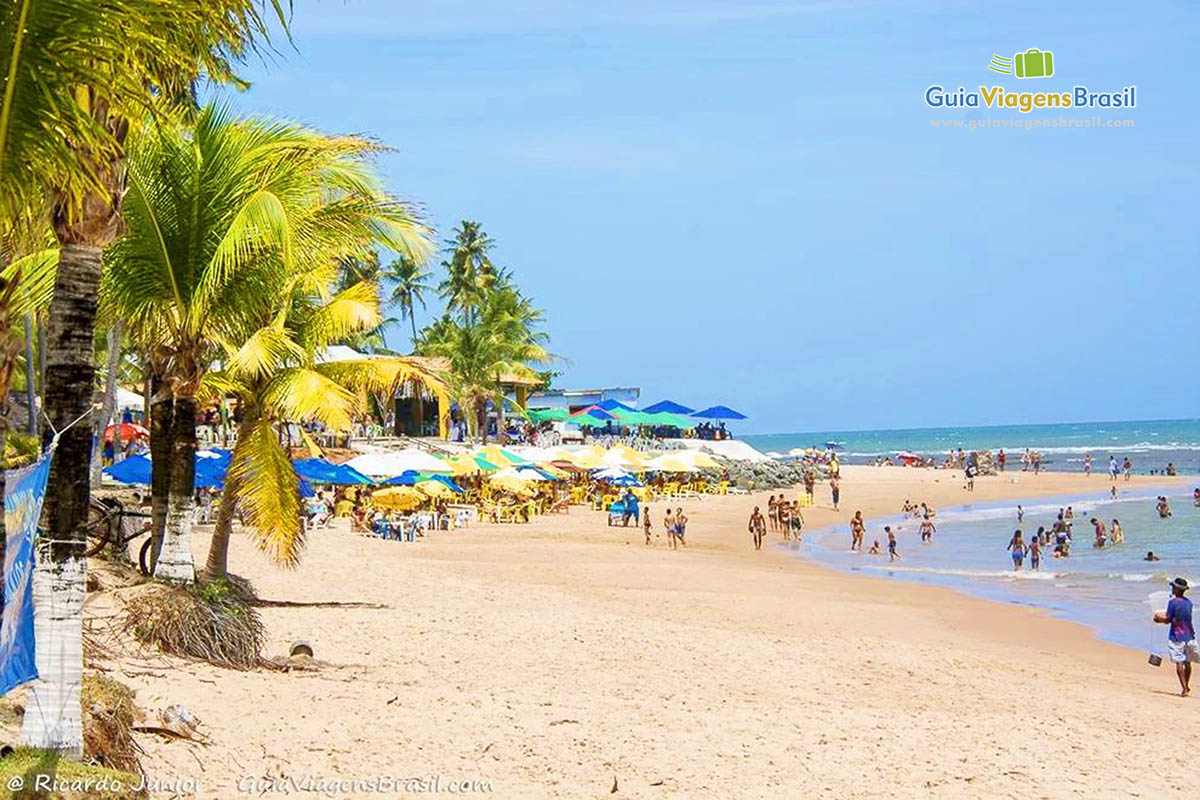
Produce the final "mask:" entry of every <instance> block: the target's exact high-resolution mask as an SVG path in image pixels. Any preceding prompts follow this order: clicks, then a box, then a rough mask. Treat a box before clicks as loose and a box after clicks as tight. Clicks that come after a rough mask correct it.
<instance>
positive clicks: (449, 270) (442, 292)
mask: <svg viewBox="0 0 1200 800" xmlns="http://www.w3.org/2000/svg"><path fill="white" fill-rule="evenodd" d="M493 245H494V242H493V241H492V239H491V237H490V236H488V235H487V234H486V233H484V232H483V227H482V226H481V225H480V224H479V223H478V222H474V221H472V220H466V219H465V220H463V221H462V222H460V223H459V226H458V227H457V228H455V229H454V238H452V239H448V240H447V241H446V247H447V250H448V253H449V258H448V259H447V260H445V261H443V262H442V267H444V268H445V270H446V278H445V279H444V280H443V281H442V282H441V283H439V284H438V296H440V297H441V298H442V299H443V300H445V301H446V308H447V309H448V310H450V311H453V312H457V313H458V314H460V315H461V317H462V320H463V322H464V323H465V324H467V325H473V324H474V323H475V319H476V316H477V313H478V309H479V307H480V306H481V305H482V304H483V301H484V298H485V297H486V296H487V292H488V290H489V289H491V287H492V285H493V283H494V281H495V274H496V271H495V268H494V267H493V266H492V261H491V258H490V257H489V256H488V252H489V251H490V250H491V249H492V247H493Z"/></svg>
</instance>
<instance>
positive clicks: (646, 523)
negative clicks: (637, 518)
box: [642, 506, 650, 544]
mask: <svg viewBox="0 0 1200 800" xmlns="http://www.w3.org/2000/svg"><path fill="white" fill-rule="evenodd" d="M642 530H644V531H645V532H646V544H650V506H646V507H645V508H643V509H642Z"/></svg>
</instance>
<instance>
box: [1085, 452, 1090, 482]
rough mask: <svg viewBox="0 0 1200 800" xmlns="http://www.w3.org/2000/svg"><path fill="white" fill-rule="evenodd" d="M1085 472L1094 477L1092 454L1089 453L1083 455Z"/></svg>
mask: <svg viewBox="0 0 1200 800" xmlns="http://www.w3.org/2000/svg"><path fill="white" fill-rule="evenodd" d="M1083 474H1084V475H1086V476H1088V477H1089V478H1090V477H1092V454H1091V453H1088V454H1087V455H1085V456H1084V457H1083Z"/></svg>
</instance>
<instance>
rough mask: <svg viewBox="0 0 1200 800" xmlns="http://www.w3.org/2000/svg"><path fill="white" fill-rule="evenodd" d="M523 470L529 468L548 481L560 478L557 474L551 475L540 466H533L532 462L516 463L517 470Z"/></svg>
mask: <svg viewBox="0 0 1200 800" xmlns="http://www.w3.org/2000/svg"><path fill="white" fill-rule="evenodd" d="M525 470H529V471H530V472H536V473H537V474H538V475H541V476H542V477H543V478H545V479H546V480H548V481H557V480H560V478H559V477H558V476H557V475H551V474H550V473H549V472H546V470H544V469H542V468H541V467H538V466H534V465H533V464H518V465H517V471H518V472H524V471H525Z"/></svg>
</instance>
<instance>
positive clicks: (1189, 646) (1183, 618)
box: [1154, 578, 1200, 697]
mask: <svg viewBox="0 0 1200 800" xmlns="http://www.w3.org/2000/svg"><path fill="white" fill-rule="evenodd" d="M1187 590H1188V582H1187V581H1186V580H1184V579H1183V578H1176V579H1175V580H1173V581H1171V594H1172V595H1174V596H1173V597H1172V598H1171V601H1170V602H1169V603H1167V610H1166V611H1164V612H1163V613H1161V614H1155V615H1154V621H1155V622H1157V623H1159V624H1160V625H1170V626H1171V627H1170V628H1169V629H1168V631H1167V655H1168V656H1169V657H1170V659H1171V661H1172V662H1173V663H1174V664H1175V674H1176V675H1177V676H1178V677H1179V686H1180V692H1179V696H1180V697H1187V696H1188V693H1189V692H1190V691H1191V686H1190V684H1191V682H1192V662H1193V661H1200V650H1198V649H1197V647H1196V629H1195V628H1193V627H1192V601H1191V600H1188V599H1187V598H1186V597H1184V596H1183V595H1184V593H1185V592H1187Z"/></svg>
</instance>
